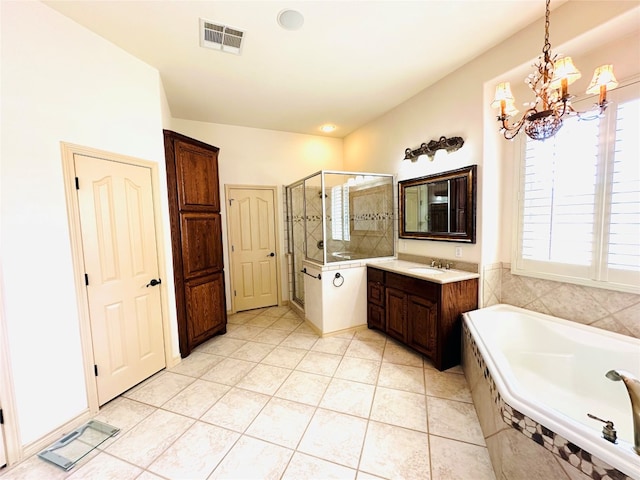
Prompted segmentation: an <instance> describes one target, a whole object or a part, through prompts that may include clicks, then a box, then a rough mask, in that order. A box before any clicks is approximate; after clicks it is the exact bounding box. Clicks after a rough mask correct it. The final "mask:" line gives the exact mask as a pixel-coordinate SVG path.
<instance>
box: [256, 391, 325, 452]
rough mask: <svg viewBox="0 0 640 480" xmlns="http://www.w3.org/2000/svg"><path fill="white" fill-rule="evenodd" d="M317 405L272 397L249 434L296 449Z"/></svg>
mask: <svg viewBox="0 0 640 480" xmlns="http://www.w3.org/2000/svg"><path fill="white" fill-rule="evenodd" d="M315 410H316V409H315V407H312V406H310V405H303V404H302V403H297V402H291V401H289V400H284V399H282V398H272V399H271V400H270V401H269V403H268V404H267V405H266V406H265V407H264V408H263V409H262V411H261V412H260V414H259V415H258V416H257V417H256V419H255V420H254V421H253V423H252V424H251V425H250V426H249V428H248V429H247V431H246V434H247V435H250V436H252V437H257V438H260V439H262V440H266V441H267V442H271V443H275V444H278V445H282V446H283V447H287V448H293V449H295V448H296V447H297V446H298V442H300V439H301V438H302V434H303V433H304V431H305V430H306V428H307V426H308V425H309V422H310V421H311V417H312V416H313V413H314V412H315Z"/></svg>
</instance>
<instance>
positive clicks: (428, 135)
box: [344, 1, 639, 263]
mask: <svg viewBox="0 0 640 480" xmlns="http://www.w3.org/2000/svg"><path fill="white" fill-rule="evenodd" d="M638 11H639V8H638V4H637V2H617V1H612V2H567V3H565V4H563V5H562V6H560V7H559V8H557V9H555V10H554V11H553V12H552V15H551V31H552V36H551V40H552V43H553V44H554V45H558V46H559V47H558V48H556V47H554V51H556V52H569V51H571V53H572V54H573V51H572V50H569V49H570V48H573V47H575V48H579V49H580V50H581V51H588V49H592V50H593V49H594V46H596V45H602V44H605V43H609V42H610V41H611V40H612V39H613V38H616V37H619V36H621V35H628V34H629V32H630V29H632V30H634V31H635V35H636V38H637V35H638V15H639V14H638ZM543 23H544V22H543V19H541V20H539V21H537V22H535V23H534V24H532V25H530V26H529V27H527V28H526V29H524V30H522V31H521V32H519V33H518V34H516V35H514V36H513V37H512V38H510V39H509V40H508V41H507V42H504V43H502V44H500V45H497V46H496V47H495V48H493V49H492V50H490V51H488V52H487V53H485V54H484V55H482V56H481V57H479V58H477V59H475V60H473V61H471V62H469V63H468V64H467V65H465V66H463V67H462V68H460V69H458V70H457V71H455V72H453V73H452V74H451V75H449V76H447V77H446V78H444V79H443V80H441V81H439V82H437V83H436V84H434V85H431V86H429V87H428V88H426V89H425V90H423V91H422V92H420V93H419V94H418V95H416V96H414V97H413V98H411V99H410V100H408V101H407V102H405V103H403V104H401V105H399V106H398V107H396V108H394V109H393V110H391V111H389V112H388V113H386V114H385V115H383V116H381V117H379V118H377V119H375V120H374V121H372V122H370V123H369V124H368V125H365V126H363V127H362V128H360V129H358V130H357V131H355V132H354V133H352V134H350V135H348V136H347V137H346V138H345V145H344V152H345V153H344V164H345V169H349V170H358V169H362V168H364V169H366V170H369V171H375V172H381V173H395V174H397V175H398V179H400V180H402V179H404V178H413V177H419V176H423V175H429V174H433V173H438V172H443V171H446V170H452V169H455V168H458V167H460V166H464V165H471V164H477V165H478V219H477V226H478V230H477V233H478V235H477V236H478V242H477V244H476V245H466V244H451V243H448V242H433V241H420V240H400V241H399V249H398V250H399V252H407V253H412V254H417V255H425V256H429V257H438V258H453V257H454V249H455V247H456V246H461V247H462V251H463V258H462V260H464V261H470V262H477V263H493V262H495V261H497V260H503V261H509V259H510V245H511V213H512V212H511V204H512V198H511V196H512V188H511V185H512V182H513V169H512V165H511V164H512V162H513V161H514V158H513V155H514V151H513V148H514V145H515V144H514V143H510V142H506V141H505V140H503V139H501V138H500V136H499V135H498V133H497V131H498V125H497V122H495V112H493V111H492V110H491V108H490V107H489V104H490V103H491V97H492V95H493V90H494V88H495V84H496V83H497V82H498V81H501V79H502V78H504V77H505V76H506V77H507V78H506V79H509V78H511V77H514V76H515V74H516V73H517V74H518V75H519V76H518V77H517V78H518V79H517V80H514V83H513V84H514V85H515V84H520V83H523V79H524V75H526V74H528V73H530V69H531V64H532V63H533V61H534V60H535V58H536V57H537V55H538V54H539V53H540V50H541V49H542V45H543V40H544V25H543ZM554 27H555V28H554ZM585 32H586V33H585ZM609 53H610V52H609V51H608V50H606V49H599V50H598V52H596V53H593V56H592V57H590V58H589V59H588V60H589V61H586V62H584V66H583V65H582V63H580V61H581V59H580V58H579V56H578V55H573V56H574V60H576V63H577V64H578V66H579V67H580V68H582V70H583V75H584V77H585V78H583V80H584V81H585V82H588V81H589V80H590V79H591V72H592V71H593V67H592V66H591V65H590V64H591V63H593V62H595V61H596V59H595V57H596V56H598V57H601V58H603V59H602V60H600V58H598V59H597V61H599V62H600V63H605V62H606V59H608V58H612V60H611V61H616V62H617V63H616V69H617V71H620V75H624V74H628V72H629V68H627V67H626V65H633V66H634V67H636V68H637V67H638V57H637V55H635V56H634V55H633V54H632V53H631V52H627V53H625V54H620V55H618V54H616V55H613V56H611V55H609ZM567 54H568V53H567ZM425 61H428V59H425ZM618 63H620V64H621V65H619V66H618ZM597 64H598V63H596V65H597ZM623 64H624V65H623ZM524 67H526V68H524ZM586 77H588V78H586ZM578 88H579V90H583V89H584V88H586V87H581V86H578ZM520 98H521V99H522V100H521V101H522V102H525V101H530V100H529V98H528V97H527V96H526V95H524V94H523V95H521V96H520ZM442 135H444V136H447V137H451V136H461V137H463V138H464V140H465V145H464V147H463V148H462V149H460V150H459V151H457V152H454V153H452V154H450V155H449V156H448V157H445V158H443V159H439V158H437V159H435V160H434V161H433V162H431V161H429V160H428V159H427V158H426V157H421V158H420V159H418V161H417V162H415V163H411V162H409V161H406V160H403V152H404V149H405V148H407V147H410V148H416V147H417V146H418V145H420V144H421V143H422V142H425V141H427V142H428V141H429V140H431V139H438V138H439V137H440V136H442Z"/></svg>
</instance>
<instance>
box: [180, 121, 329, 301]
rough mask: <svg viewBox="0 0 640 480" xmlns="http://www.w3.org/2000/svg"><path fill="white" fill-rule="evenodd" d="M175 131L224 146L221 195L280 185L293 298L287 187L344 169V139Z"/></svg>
mask: <svg viewBox="0 0 640 480" xmlns="http://www.w3.org/2000/svg"><path fill="white" fill-rule="evenodd" d="M171 125H172V129H173V130H174V131H176V132H178V133H182V134H183V135H187V136H189V137H192V138H196V139H198V140H200V141H203V142H205V143H208V144H210V145H215V146H216V147H218V148H220V154H219V156H218V168H219V176H220V192H221V195H222V197H221V198H223V199H224V186H225V185H275V186H277V187H278V202H277V205H276V208H277V209H278V216H279V224H278V235H279V240H280V245H279V248H278V252H279V256H280V273H281V284H282V295H283V299H285V300H287V299H288V272H287V263H286V261H285V256H284V254H285V253H286V250H287V248H286V245H285V244H284V240H285V239H284V221H285V218H284V215H283V193H284V192H283V191H282V188H281V187H282V186H283V185H289V184H291V183H293V182H295V181H296V180H299V179H301V178H304V177H306V176H308V175H311V174H312V173H315V172H317V171H319V170H342V140H341V139H337V138H329V137H321V136H315V135H301V134H298V133H288V132H280V131H275V130H261V129H257V128H248V127H235V126H231V125H220V124H212V123H204V122H194V121H189V120H181V119H175V118H174V119H173V120H172V123H171ZM221 211H222V218H223V222H222V238H223V243H224V268H225V284H226V290H227V310H230V309H231V295H230V290H229V289H230V285H231V282H230V280H229V255H228V248H227V238H228V237H227V223H226V202H223V203H222V209H221Z"/></svg>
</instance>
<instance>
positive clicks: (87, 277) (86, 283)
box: [84, 273, 89, 287]
mask: <svg viewBox="0 0 640 480" xmlns="http://www.w3.org/2000/svg"><path fill="white" fill-rule="evenodd" d="M84 284H85V285H86V286H87V287H88V286H89V275H87V274H86V273H85V274H84Z"/></svg>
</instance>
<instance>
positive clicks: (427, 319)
mask: <svg viewBox="0 0 640 480" xmlns="http://www.w3.org/2000/svg"><path fill="white" fill-rule="evenodd" d="M367 292H368V295H367V312H368V316H367V325H368V326H369V328H373V329H376V330H381V331H383V332H385V333H386V334H387V335H389V336H390V337H392V338H394V339H396V340H398V341H400V342H402V343H404V344H405V345H407V346H409V347H411V348H413V349H414V350H416V351H418V352H420V353H422V354H424V355H425V356H427V357H429V358H430V359H431V360H432V361H433V364H434V365H435V367H436V368H437V369H438V370H446V369H448V368H451V367H453V366H455V365H458V364H459V363H460V342H461V324H462V314H463V313H464V312H467V311H470V310H475V309H476V308H478V279H477V278H472V279H467V280H461V281H455V282H449V283H437V282H433V281H429V280H425V279H421V278H416V277H412V276H409V275H403V274H400V273H395V272H390V271H385V270H382V269H379V268H375V267H372V266H369V267H367Z"/></svg>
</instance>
